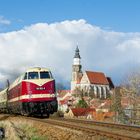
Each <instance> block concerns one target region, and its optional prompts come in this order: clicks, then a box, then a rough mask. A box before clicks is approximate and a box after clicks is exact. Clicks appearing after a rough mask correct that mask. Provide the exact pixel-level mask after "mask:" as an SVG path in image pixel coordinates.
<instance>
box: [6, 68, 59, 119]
mask: <svg viewBox="0 0 140 140" xmlns="http://www.w3.org/2000/svg"><path fill="white" fill-rule="evenodd" d="M57 106H58V104H57V98H56V92H55V80H54V78H53V77H52V74H51V71H50V70H49V69H46V68H40V67H36V68H30V69H28V70H27V71H26V72H25V73H24V74H22V75H21V76H20V77H18V78H17V79H16V80H15V81H14V82H13V83H12V84H11V85H10V86H9V89H8V103H7V108H8V111H9V112H11V113H20V114H22V115H41V116H42V115H47V116H48V117H49V114H53V113H54V112H56V111H57Z"/></svg>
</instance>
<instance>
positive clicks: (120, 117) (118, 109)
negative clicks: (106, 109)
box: [111, 87, 124, 122]
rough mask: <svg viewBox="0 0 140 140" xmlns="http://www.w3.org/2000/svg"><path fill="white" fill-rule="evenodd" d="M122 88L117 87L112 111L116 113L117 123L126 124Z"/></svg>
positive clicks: (113, 97) (113, 96)
mask: <svg viewBox="0 0 140 140" xmlns="http://www.w3.org/2000/svg"><path fill="white" fill-rule="evenodd" d="M120 90H121V87H116V88H115V91H114V94H113V95H112V106H111V110H112V111H114V112H115V121H116V122H124V111H123V108H122V105H121V91H120Z"/></svg>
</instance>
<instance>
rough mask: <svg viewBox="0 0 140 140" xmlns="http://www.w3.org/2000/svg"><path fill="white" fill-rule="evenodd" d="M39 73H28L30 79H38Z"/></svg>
mask: <svg viewBox="0 0 140 140" xmlns="http://www.w3.org/2000/svg"><path fill="white" fill-rule="evenodd" d="M38 78H39V76H38V72H29V73H28V79H38Z"/></svg>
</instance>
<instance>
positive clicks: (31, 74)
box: [23, 71, 53, 80]
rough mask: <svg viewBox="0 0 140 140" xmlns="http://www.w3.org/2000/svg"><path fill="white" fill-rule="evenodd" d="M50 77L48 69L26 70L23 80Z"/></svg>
mask: <svg viewBox="0 0 140 140" xmlns="http://www.w3.org/2000/svg"><path fill="white" fill-rule="evenodd" d="M39 78H40V79H51V78H53V77H52V74H51V72H49V71H40V72H26V73H25V75H24V78H23V79H24V80H26V79H39Z"/></svg>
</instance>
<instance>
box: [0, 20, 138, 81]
mask: <svg viewBox="0 0 140 140" xmlns="http://www.w3.org/2000/svg"><path fill="white" fill-rule="evenodd" d="M77 42H78V44H79V49H80V53H81V57H82V65H83V69H84V70H85V69H86V70H95V71H103V72H105V73H107V74H108V75H109V76H112V78H113V79H114V80H120V79H121V77H122V75H124V74H125V72H127V71H128V69H129V68H130V66H131V65H133V63H135V64H136V65H139V64H140V57H139V56H140V33H123V32H115V31H108V30H103V29H101V28H100V27H97V26H94V25H91V24H88V23H87V22H86V21H85V20H73V21H68V20H67V21H63V22H58V23H52V24H47V23H37V24H33V25H31V26H28V27H25V28H23V29H22V30H19V31H13V32H8V33H1V34H0V56H1V59H0V82H1V83H2V82H3V81H5V80H6V79H12V78H13V77H14V78H15V76H16V75H19V73H22V72H24V71H25V70H26V68H28V67H32V66H43V67H49V68H51V70H52V71H53V74H54V75H55V76H56V77H57V78H56V80H57V81H58V80H60V81H61V79H58V77H59V78H62V79H64V80H70V79H71V66H72V62H73V56H74V51H75V48H76V44H77Z"/></svg>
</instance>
